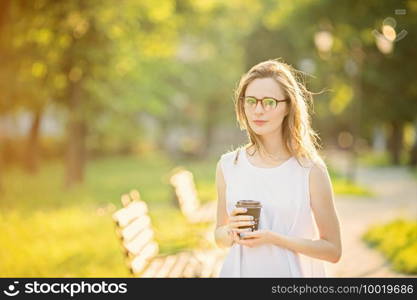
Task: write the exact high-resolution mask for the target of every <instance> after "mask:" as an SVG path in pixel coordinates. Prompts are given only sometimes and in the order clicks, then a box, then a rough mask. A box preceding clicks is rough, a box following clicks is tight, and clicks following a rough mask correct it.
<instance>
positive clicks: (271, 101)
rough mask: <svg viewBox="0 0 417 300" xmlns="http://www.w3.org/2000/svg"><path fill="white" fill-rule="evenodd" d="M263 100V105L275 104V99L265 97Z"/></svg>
mask: <svg viewBox="0 0 417 300" xmlns="http://www.w3.org/2000/svg"><path fill="white" fill-rule="evenodd" d="M263 102H264V105H265V106H275V100H274V99H272V98H265V99H264V100H263Z"/></svg>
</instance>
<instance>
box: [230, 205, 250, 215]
mask: <svg viewBox="0 0 417 300" xmlns="http://www.w3.org/2000/svg"><path fill="white" fill-rule="evenodd" d="M247 211H248V210H247V209H246V208H244V207H235V208H234V209H233V210H232V213H231V214H232V216H236V215H237V214H243V213H245V212H247Z"/></svg>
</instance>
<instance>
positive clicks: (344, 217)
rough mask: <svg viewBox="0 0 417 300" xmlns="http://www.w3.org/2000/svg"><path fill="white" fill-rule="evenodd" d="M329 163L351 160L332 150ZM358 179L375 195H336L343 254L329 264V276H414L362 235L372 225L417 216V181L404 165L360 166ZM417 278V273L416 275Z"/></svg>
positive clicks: (338, 164)
mask: <svg viewBox="0 0 417 300" xmlns="http://www.w3.org/2000/svg"><path fill="white" fill-rule="evenodd" d="M326 160H327V162H328V163H329V164H331V165H332V166H333V167H334V168H336V169H339V170H342V169H344V168H345V167H346V166H347V164H348V161H347V160H346V159H345V158H344V157H343V156H341V155H340V154H337V153H329V154H328V156H327V159H326ZM356 178H357V182H358V183H359V184H362V185H365V186H367V187H368V188H369V189H370V190H371V191H373V193H374V194H375V195H374V196H373V197H350V196H349V197H347V196H342V195H335V205H336V209H337V213H338V216H339V220H340V225H341V234H342V244H343V254H342V258H341V259H340V261H339V262H338V263H336V264H331V263H326V267H327V271H328V276H329V277H410V276H407V275H405V274H400V273H397V272H395V271H393V270H392V269H391V268H390V266H389V263H388V262H386V260H385V259H384V258H383V256H382V254H380V252H379V251H377V250H374V249H372V248H369V247H368V246H367V245H366V244H365V243H364V242H363V241H362V240H361V235H362V234H363V233H364V232H365V231H366V230H367V228H368V227H369V226H370V225H373V224H378V223H385V222H389V221H390V220H392V219H395V218H397V217H406V218H413V219H416V218H417V180H416V179H415V178H413V176H412V175H411V174H410V172H409V171H407V169H406V168H404V167H379V168H371V167H364V166H360V167H358V170H357V173H356ZM414 277H417V276H414Z"/></svg>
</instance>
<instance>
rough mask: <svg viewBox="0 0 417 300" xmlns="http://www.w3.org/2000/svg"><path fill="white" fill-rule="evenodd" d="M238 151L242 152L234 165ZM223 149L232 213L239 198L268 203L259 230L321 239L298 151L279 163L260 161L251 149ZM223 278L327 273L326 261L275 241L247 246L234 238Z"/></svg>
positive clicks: (223, 164) (222, 162)
mask: <svg viewBox="0 0 417 300" xmlns="http://www.w3.org/2000/svg"><path fill="white" fill-rule="evenodd" d="M236 151H240V153H239V157H238V161H237V163H236V164H234V159H235V156H236ZM236 151H233V152H229V153H226V154H223V155H222V156H221V158H220V165H221V168H222V171H223V175H224V178H225V182H226V206H227V213H228V214H229V216H230V214H231V212H232V210H233V208H234V207H235V204H236V202H237V201H238V200H257V201H260V202H261V203H262V209H261V215H260V220H259V229H269V230H271V231H274V232H277V233H280V234H284V235H287V236H295V237H300V238H306V239H318V230H317V226H316V224H315V221H314V217H313V214H312V210H311V207H310V193H309V179H308V178H309V177H308V176H309V173H310V170H311V167H303V166H301V165H300V164H299V163H298V161H297V159H296V158H295V157H294V156H293V157H291V158H290V159H288V160H287V161H285V162H283V163H281V164H280V165H279V166H277V167H273V168H261V167H256V166H254V165H253V164H252V163H251V162H250V161H249V160H248V155H247V154H246V150H245V148H241V149H240V150H239V149H238V150H236ZM219 277H326V265H325V261H323V260H319V259H316V258H312V257H310V256H306V255H303V254H300V253H295V252H293V251H291V250H288V249H286V248H283V247H278V246H275V245H261V246H257V247H252V248H250V247H247V246H242V245H239V244H236V243H234V244H233V245H232V246H231V247H230V248H229V251H228V253H227V255H226V258H225V260H224V262H223V265H222V268H221V270H220V273H219Z"/></svg>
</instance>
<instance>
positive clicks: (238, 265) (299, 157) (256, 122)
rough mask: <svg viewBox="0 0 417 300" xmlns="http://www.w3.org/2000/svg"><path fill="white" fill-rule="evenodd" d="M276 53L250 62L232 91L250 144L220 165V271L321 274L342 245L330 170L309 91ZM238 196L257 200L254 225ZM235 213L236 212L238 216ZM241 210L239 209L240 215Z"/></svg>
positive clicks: (225, 156) (230, 274)
mask: <svg viewBox="0 0 417 300" xmlns="http://www.w3.org/2000/svg"><path fill="white" fill-rule="evenodd" d="M295 72H296V71H295V70H294V69H292V68H291V67H290V66H289V65H287V64H285V63H283V62H280V61H278V60H268V61H264V62H261V63H259V64H257V65H255V66H254V67H252V68H251V69H250V70H249V71H248V72H247V73H246V74H244V75H243V76H242V78H241V80H240V83H239V86H238V88H237V90H236V92H235V110H236V115H237V119H238V122H239V124H240V128H241V129H244V130H246V131H247V134H248V137H249V140H250V143H249V144H248V145H246V146H244V147H241V148H238V149H237V150H235V151H233V152H229V153H226V154H223V155H222V156H221V158H220V160H219V162H218V164H217V170H216V185H217V192H218V207H217V224H216V230H215V239H216V243H217V244H218V245H219V246H220V247H230V249H229V252H228V254H227V256H226V258H225V260H224V262H223V266H222V268H221V271H220V277H326V272H325V265H324V263H323V261H327V262H332V263H336V262H338V261H339V259H340V256H341V252H342V246H341V241H340V229H339V221H338V217H337V213H336V211H335V207H334V203H333V191H332V185H331V181H330V177H329V175H328V172H327V168H326V165H325V163H324V161H323V160H322V159H321V158H320V156H319V154H318V152H317V146H318V143H317V134H316V133H315V132H314V131H313V130H312V129H311V127H310V116H309V114H308V106H307V105H308V102H309V101H311V93H309V92H308V91H307V89H306V88H305V87H304V86H303V84H302V83H300V82H298V81H297V76H296V73H295ZM238 200H256V201H259V202H261V204H262V209H261V214H260V218H259V229H258V230H256V231H253V232H250V231H249V230H250V229H243V228H241V227H244V226H250V225H252V224H253V220H252V219H251V216H249V215H244V212H245V209H243V208H236V207H235V204H236V202H237V201H238ZM238 214H239V215H238ZM242 214H243V215H242Z"/></svg>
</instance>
